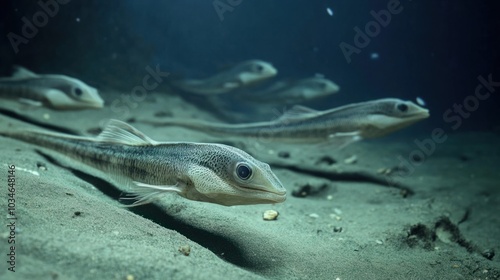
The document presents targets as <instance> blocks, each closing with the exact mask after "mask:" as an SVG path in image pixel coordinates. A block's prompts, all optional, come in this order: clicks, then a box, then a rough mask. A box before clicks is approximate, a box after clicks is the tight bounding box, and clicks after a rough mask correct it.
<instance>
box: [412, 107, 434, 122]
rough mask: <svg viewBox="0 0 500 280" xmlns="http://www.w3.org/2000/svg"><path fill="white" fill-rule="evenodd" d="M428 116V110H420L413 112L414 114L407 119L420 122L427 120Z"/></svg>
mask: <svg viewBox="0 0 500 280" xmlns="http://www.w3.org/2000/svg"><path fill="white" fill-rule="evenodd" d="M430 115H431V114H430V113H429V110H428V109H424V108H421V109H420V110H419V111H418V112H415V113H414V114H412V115H410V116H408V118H410V119H414V120H421V119H426V118H428V117H429V116H430Z"/></svg>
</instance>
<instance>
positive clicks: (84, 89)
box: [0, 67, 104, 110]
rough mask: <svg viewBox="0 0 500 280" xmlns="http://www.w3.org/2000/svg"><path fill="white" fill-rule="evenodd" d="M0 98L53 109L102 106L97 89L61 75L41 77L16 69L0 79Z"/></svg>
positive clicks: (25, 70) (23, 69) (19, 68)
mask: <svg viewBox="0 0 500 280" xmlns="http://www.w3.org/2000/svg"><path fill="white" fill-rule="evenodd" d="M0 98H8V99H15V100H19V101H21V102H25V103H29V104H33V105H38V106H46V107H49V108H52V109H55V110H75V109H96V108H102V107H103V106H104V101H103V100H102V98H101V97H100V96H99V93H98V92H97V89H95V88H93V87H91V86H89V85H87V84H85V83H84V82H82V81H80V80H78V79H75V78H71V77H68V76H64V75H51V74H49V75H40V74H35V73H33V72H31V71H29V70H27V69H25V68H22V67H17V68H16V71H15V72H14V75H13V76H12V77H4V78H0Z"/></svg>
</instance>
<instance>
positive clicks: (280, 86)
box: [244, 77, 340, 104]
mask: <svg viewBox="0 0 500 280" xmlns="http://www.w3.org/2000/svg"><path fill="white" fill-rule="evenodd" d="M339 90H340V87H339V86H338V85H337V84H335V83H334V82H332V81H330V80H328V79H325V78H323V77H312V78H306V79H300V80H297V81H294V82H286V81H278V82H276V83H274V84H272V85H271V86H270V87H268V88H267V89H264V90H262V91H259V92H253V93H252V94H247V95H245V96H244V98H245V100H251V101H258V102H266V103H279V104H296V103H301V102H304V101H311V100H314V99H317V98H321V97H325V96H328V95H332V94H335V93H337V92H339Z"/></svg>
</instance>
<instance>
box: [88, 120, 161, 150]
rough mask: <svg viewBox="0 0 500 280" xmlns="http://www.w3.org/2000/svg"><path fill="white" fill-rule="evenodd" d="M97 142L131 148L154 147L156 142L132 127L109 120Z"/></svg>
mask: <svg viewBox="0 0 500 280" xmlns="http://www.w3.org/2000/svg"><path fill="white" fill-rule="evenodd" d="M97 141H100V142H106V143H116V144H125V145H131V146H144V145H154V144H156V141H154V140H153V139H151V138H149V137H148V136H146V135H144V133H142V132H140V131H139V130H137V129H136V128H134V127H133V126H131V125H129V124H127V123H124V122H122V121H119V120H110V121H109V122H108V124H107V125H106V127H105V128H104V130H103V131H102V132H101V133H100V134H99V135H98V136H97Z"/></svg>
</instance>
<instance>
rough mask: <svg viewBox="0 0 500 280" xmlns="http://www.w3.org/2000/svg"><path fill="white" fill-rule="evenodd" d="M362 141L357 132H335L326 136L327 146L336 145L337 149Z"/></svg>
mask: <svg viewBox="0 0 500 280" xmlns="http://www.w3.org/2000/svg"><path fill="white" fill-rule="evenodd" d="M361 139H363V138H362V137H361V135H360V132H359V131H353V132H337V133H333V134H330V135H328V144H333V145H336V146H337V148H338V149H342V148H345V147H346V146H347V145H349V144H351V143H353V142H356V141H360V140H361Z"/></svg>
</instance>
